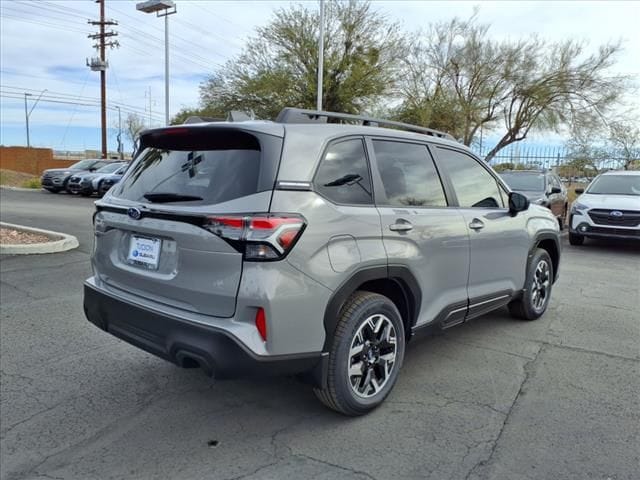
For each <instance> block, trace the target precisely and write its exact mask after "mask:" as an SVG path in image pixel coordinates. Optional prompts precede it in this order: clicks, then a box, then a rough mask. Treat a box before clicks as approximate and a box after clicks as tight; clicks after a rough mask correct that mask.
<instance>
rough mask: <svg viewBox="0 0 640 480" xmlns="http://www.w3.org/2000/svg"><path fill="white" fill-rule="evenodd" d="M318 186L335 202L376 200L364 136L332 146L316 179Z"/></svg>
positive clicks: (348, 203)
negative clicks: (374, 198)
mask: <svg viewBox="0 0 640 480" xmlns="http://www.w3.org/2000/svg"><path fill="white" fill-rule="evenodd" d="M314 185H315V188H316V190H317V191H318V192H319V193H321V194H322V195H324V196H325V197H327V198H328V199H329V200H331V201H332V202H335V203H341V204H346V205H370V204H372V203H373V193H372V188H371V176H370V175H369V167H368V165H367V156H366V154H365V150H364V143H363V141H362V139H360V138H354V139H351V140H344V141H342V142H338V143H334V144H332V145H330V146H329V148H328V149H327V152H326V154H325V156H324V158H323V159H322V162H320V167H319V168H318V172H317V173H316V178H315V181H314Z"/></svg>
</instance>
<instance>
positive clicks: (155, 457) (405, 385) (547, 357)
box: [0, 190, 640, 480]
mask: <svg viewBox="0 0 640 480" xmlns="http://www.w3.org/2000/svg"><path fill="white" fill-rule="evenodd" d="M92 202H93V200H91V199H86V198H78V197H70V196H67V195H64V194H60V195H52V194H48V193H46V192H18V191H8V190H0V217H1V219H2V220H3V221H7V222H11V223H19V224H23V225H29V226H34V227H40V228H47V229H52V230H58V231H63V232H65V233H69V234H72V235H75V236H76V237H77V238H78V240H79V241H80V248H79V249H77V250H74V251H71V252H66V253H59V254H50V255H43V256H26V257H25V256H12V257H7V256H5V257H2V258H1V259H0V295H1V317H0V367H1V374H0V477H1V478H2V479H6V480H13V479H45V478H58V479H83V480H88V479H111V478H113V479H121V478H133V479H168V478H171V479H216V480H217V479H220V480H222V479H252V480H256V479H284V478H295V479H307V478H315V479H323V480H328V479H377V480H383V479H394V480H399V479H434V480H436V479H437V480H442V479H471V480H477V479H505V480H507V479H508V480H519V479H576V480H578V479H579V480H584V479H602V480H622V479H636V480H637V479H638V478H640V474H639V473H638V472H640V433H639V432H640V250H639V249H638V248H637V247H635V246H633V245H628V244H608V243H603V242H599V243H595V242H589V241H588V240H587V242H586V244H585V246H583V247H571V246H569V245H566V246H565V249H564V252H563V259H562V267H561V269H562V270H561V278H560V280H559V281H558V283H557V284H556V286H555V289H554V292H553V298H552V301H551V305H550V308H549V310H548V311H547V313H546V314H545V315H544V317H543V318H541V319H540V320H537V321H534V322H522V321H516V320H513V319H511V318H510V317H509V316H508V314H507V312H506V310H500V311H498V312H494V313H492V314H489V315H486V316H484V317H481V318H479V319H476V320H473V321H472V322H469V323H468V324H464V325H460V326H458V327H455V328H452V329H449V330H447V331H445V332H440V333H433V334H431V335H428V336H426V337H424V338H420V339H418V340H417V341H414V342H412V343H411V344H410V345H409V348H408V353H407V357H406V359H405V364H404V367H403V370H402V372H401V375H400V378H399V381H398V383H397V385H396V387H395V389H394V390H393V392H392V393H391V395H390V396H389V398H388V399H387V401H386V402H385V403H384V404H383V405H382V406H381V407H380V408H379V409H377V410H376V411H374V412H373V413H371V414H369V415H367V416H365V417H360V418H355V419H352V418H345V417H342V416H340V415H338V414H335V413H333V412H331V411H329V410H327V409H325V408H324V407H322V406H321V404H320V403H319V402H318V401H317V400H316V399H315V397H314V395H313V393H312V391H311V389H310V388H309V387H308V386H305V385H302V384H300V383H298V382H296V381H295V380H294V379H291V378H274V379H261V380H233V381H230V380H229V381H212V380H211V379H209V378H208V377H206V376H204V375H203V374H202V373H201V372H199V371H198V370H183V369H180V368H178V367H176V366H174V365H172V364H170V363H167V362H165V361H163V360H160V359H158V358H156V357H154V356H152V355H149V354H147V353H145V352H143V351H140V350H138V349H136V348H134V347H132V346H130V345H128V344H126V343H124V342H121V341H119V340H118V339H116V338H114V337H112V336H110V335H108V334H106V333H104V332H102V331H100V330H98V329H97V328H96V327H94V326H93V325H91V324H89V323H88V322H87V321H86V320H85V318H84V315H83V312H82V282H83V280H84V279H85V278H86V277H88V276H89V275H90V273H91V272H90V265H89V255H90V251H91V247H92V234H91V214H92V210H93V204H92Z"/></svg>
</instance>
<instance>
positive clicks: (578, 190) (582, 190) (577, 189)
mask: <svg viewBox="0 0 640 480" xmlns="http://www.w3.org/2000/svg"><path fill="white" fill-rule="evenodd" d="M576 193H577V194H578V195H582V194H583V193H584V188H576Z"/></svg>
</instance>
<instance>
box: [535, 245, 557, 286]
mask: <svg viewBox="0 0 640 480" xmlns="http://www.w3.org/2000/svg"><path fill="white" fill-rule="evenodd" d="M537 248H541V249H543V250H545V251H546V252H547V253H548V254H549V256H550V257H551V264H552V266H553V282H554V283H555V282H556V280H557V279H558V271H559V268H560V253H561V247H560V241H559V240H558V236H557V235H555V234H553V233H541V234H539V235H537V236H536V238H535V241H534V242H533V247H532V248H531V251H530V252H529V259H530V258H531V257H532V256H533V252H534V251H535V250H536V249H537Z"/></svg>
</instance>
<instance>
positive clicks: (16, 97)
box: [0, 90, 161, 121]
mask: <svg viewBox="0 0 640 480" xmlns="http://www.w3.org/2000/svg"><path fill="white" fill-rule="evenodd" d="M0 97H2V98H8V99H13V100H22V99H23V98H24V96H23V95H20V94H17V93H15V92H3V91H1V90H0ZM40 101H41V102H46V103H56V104H62V105H77V106H81V107H93V108H99V107H100V104H99V103H91V102H87V101H85V100H81V101H73V100H71V99H66V100H61V99H55V98H49V97H47V96H46V95H43V96H42V98H41V99H40ZM106 108H107V109H109V110H114V111H115V110H117V108H116V105H115V104H113V103H112V104H107V107H106ZM121 108H122V111H124V112H126V113H135V114H136V115H142V113H141V112H140V111H139V110H137V111H136V110H132V109H128V108H124V107H121ZM154 120H156V121H160V120H161V119H160V117H157V116H155V115H154Z"/></svg>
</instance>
